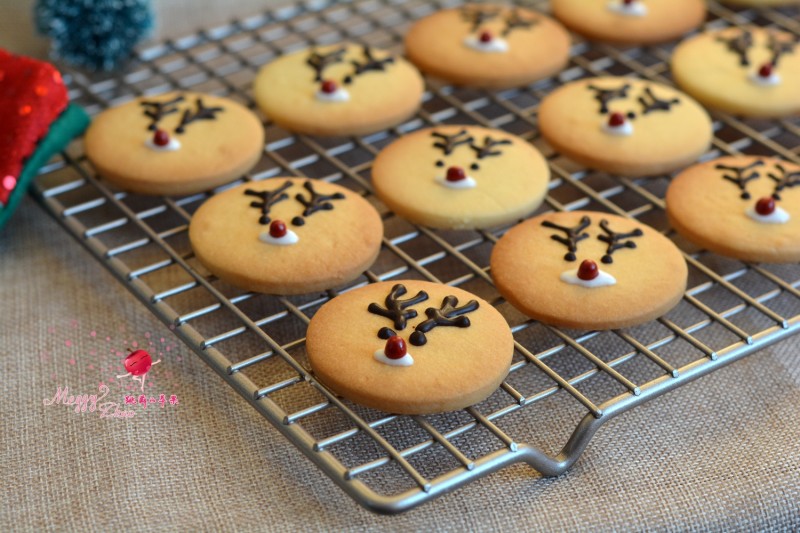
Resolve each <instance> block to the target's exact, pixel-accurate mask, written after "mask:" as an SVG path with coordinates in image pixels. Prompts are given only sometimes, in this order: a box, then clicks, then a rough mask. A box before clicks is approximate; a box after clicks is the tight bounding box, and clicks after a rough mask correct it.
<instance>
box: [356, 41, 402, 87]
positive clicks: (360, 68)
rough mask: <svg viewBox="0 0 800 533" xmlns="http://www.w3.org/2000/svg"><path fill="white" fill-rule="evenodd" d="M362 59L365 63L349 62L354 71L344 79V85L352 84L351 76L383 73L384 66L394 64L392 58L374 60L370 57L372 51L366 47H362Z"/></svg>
mask: <svg viewBox="0 0 800 533" xmlns="http://www.w3.org/2000/svg"><path fill="white" fill-rule="evenodd" d="M364 59H365V61H364V62H363V63H360V62H358V61H351V62H350V63H351V64H352V65H353V67H354V68H355V70H354V71H353V74H351V75H350V76H347V77H345V79H344V82H345V83H347V84H350V83H353V76H360V75H361V74H364V73H365V72H369V71H371V70H380V71H385V70H386V65H389V64H391V63H394V57H392V56H387V57H385V58H383V59H375V58H374V57H372V49H371V48H370V47H369V46H367V45H364Z"/></svg>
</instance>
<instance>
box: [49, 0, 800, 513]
mask: <svg viewBox="0 0 800 533" xmlns="http://www.w3.org/2000/svg"><path fill="white" fill-rule="evenodd" d="M459 3H460V2H457V1H446V0H440V1H436V2H423V1H417V0H412V1H408V2H406V1H400V0H356V1H354V2H346V3H345V2H335V1H327V0H321V1H315V2H305V3H301V4H299V5H294V6H291V7H281V8H275V9H272V10H270V11H267V12H266V13H264V14H261V15H258V16H255V17H251V18H247V19H243V20H237V21H233V22H231V23H229V24H225V25H223V26H220V27H218V28H214V29H211V30H207V31H201V32H199V33H197V34H195V35H191V36H188V37H186V38H183V39H178V40H174V41H168V42H165V43H163V44H159V45H157V46H154V47H151V48H149V49H147V50H145V51H143V52H141V53H140V54H139V56H138V58H137V60H136V61H135V62H134V63H133V64H131V65H129V66H128V67H127V70H126V71H125V72H124V73H122V74H119V75H114V76H106V77H103V76H98V77H90V76H87V75H85V74H82V73H79V72H70V71H67V73H66V75H65V79H66V80H67V83H68V86H69V90H70V97H71V99H72V100H73V101H75V102H78V103H80V104H82V105H84V106H85V107H86V109H87V110H88V111H89V112H90V113H91V114H96V113H98V112H99V111H101V110H103V109H105V108H106V107H109V106H112V105H116V104H119V103H121V102H124V101H127V100H129V99H131V98H133V97H136V96H139V95H142V94H156V93H159V92H163V91H166V90H172V89H176V88H177V89H192V90H198V91H205V92H211V93H215V94H220V95H225V96H228V97H230V98H233V99H235V100H238V101H240V102H243V103H244V104H245V105H247V106H249V107H250V108H253V109H255V106H254V103H253V100H252V95H251V92H250V85H251V82H252V79H253V77H254V75H255V73H256V71H257V70H258V68H259V67H260V66H261V65H263V64H265V63H267V62H269V61H270V60H271V59H273V58H274V57H276V56H279V55H281V54H284V53H287V52H290V51H293V50H296V49H300V48H303V47H306V46H309V45H311V44H322V43H332V42H337V41H340V40H343V39H351V40H356V41H359V42H364V43H368V44H371V45H374V46H379V47H384V48H389V49H391V50H394V51H398V52H400V51H401V42H402V35H403V33H404V31H405V29H406V28H407V27H408V25H409V24H410V23H411V22H412V21H413V20H415V19H417V18H419V17H421V16H424V15H426V14H429V13H431V12H433V11H435V10H437V9H440V8H445V7H450V6H453V5H458V4H459ZM523 4H524V5H526V6H529V7H533V8H534V9H539V10H541V11H544V12H546V11H547V6H546V3H545V2H543V1H529V2H523ZM709 7H710V11H711V13H710V15H709V20H708V23H707V25H708V27H722V26H727V25H731V24H743V23H751V22H752V23H756V24H760V25H769V26H775V27H780V28H782V29H784V30H788V31H790V32H792V33H794V34H796V35H798V34H800V23H798V22H797V20H796V19H793V18H792V16H791V14H792V13H794V12H793V11H780V10H749V9H739V10H735V11H732V10H729V9H727V8H725V7H722V6H720V5H718V4H716V3H713V2H712V3H711V4H710V6H709ZM671 46H672V45H667V46H661V47H634V48H628V49H619V48H615V47H610V46H605V45H596V44H592V45H590V44H588V43H586V42H584V41H582V40H580V39H579V38H577V37H576V38H575V41H574V44H573V47H572V58H571V61H570V65H569V67H568V68H567V69H566V70H565V71H563V72H562V73H561V74H560V75H559V76H558V77H557V78H554V79H548V80H544V81H541V82H538V83H536V84H533V85H532V86H529V87H524V88H520V89H514V90H509V91H502V92H485V91H477V90H471V89H464V88H455V87H450V86H446V85H438V84H436V83H435V82H429V83H428V87H427V91H426V94H425V97H424V103H423V106H422V110H421V111H420V112H419V113H418V114H417V115H416V116H415V117H414V118H413V119H411V120H409V121H408V122H406V123H404V124H402V125H401V126H398V127H397V128H393V129H391V130H388V131H383V132H380V133H377V134H374V135H369V136H365V137H356V138H335V139H318V138H312V137H307V136H302V135H294V134H291V133H290V132H287V131H284V130H282V129H280V128H279V127H277V126H275V125H274V124H272V123H271V122H270V121H269V120H265V121H264V126H265V129H266V134H267V143H266V146H265V149H264V152H263V157H262V158H261V161H260V162H259V164H258V165H257V166H256V168H255V169H254V170H253V171H252V172H250V173H249V174H248V175H247V176H245V177H243V178H242V180H240V181H239V182H237V184H238V183H241V182H242V181H245V180H262V179H268V178H271V177H276V176H284V175H293V176H307V177H309V178H314V179H324V180H327V181H335V182H338V183H339V184H341V185H344V186H346V187H349V188H350V189H352V190H354V191H357V192H359V193H360V194H362V195H363V196H364V197H365V198H367V199H368V200H369V201H370V202H371V203H372V204H373V205H375V207H376V208H377V209H378V210H379V212H380V213H381V214H382V217H383V220H384V224H385V237H384V240H383V247H382V251H381V254H380V256H379V258H378V260H377V262H376V263H375V264H374V265H373V267H372V268H371V269H370V270H369V271H367V272H365V273H364V274H363V276H362V277H361V278H360V279H358V280H356V281H355V282H353V283H351V284H349V285H348V286H346V287H341V288H338V290H330V291H327V292H325V293H324V294H313V295H305V296H292V297H276V296H269V295H263V294H253V293H246V292H242V291H241V290H239V289H236V288H235V287H231V286H229V285H226V284H224V283H222V282H220V281H219V280H218V279H216V278H215V277H214V276H212V275H210V274H209V273H208V272H207V271H206V270H205V269H204V268H203V267H202V266H201V265H200V264H199V263H198V262H197V261H196V259H195V258H194V256H193V254H192V251H191V247H190V246H189V242H188V238H187V228H188V222H189V220H190V218H191V214H192V213H193V212H194V210H196V209H197V207H198V206H199V205H200V204H201V203H202V202H203V201H204V200H205V199H206V198H208V197H209V195H211V194H214V192H218V191H211V192H209V193H207V194H196V195H191V196H185V197H145V196H140V195H132V194H127V193H125V192H123V191H119V190H116V189H114V188H113V187H111V186H109V185H108V184H107V183H105V182H104V181H103V180H102V179H99V178H98V177H97V176H95V174H94V171H93V169H92V168H91V166H90V165H89V164H88V162H87V161H86V158H85V157H84V155H83V149H82V146H81V143H80V142H76V143H73V145H72V146H71V147H70V148H69V150H68V151H67V152H66V153H64V154H63V155H62V157H61V158H59V159H58V160H57V161H54V162H52V163H50V164H49V166H47V167H46V168H45V169H43V171H42V175H41V176H40V177H39V178H38V180H37V183H36V186H35V194H36V196H37V198H38V199H39V200H40V201H41V202H42V204H43V205H44V206H45V207H46V208H47V210H49V211H50V212H51V213H52V214H53V215H54V216H55V218H56V219H57V220H58V221H59V222H60V223H61V224H62V225H63V226H64V227H65V228H66V229H67V230H68V232H69V233H71V234H72V235H73V236H75V237H76V238H77V239H78V240H79V241H80V242H81V243H82V244H83V245H84V246H86V248H88V250H89V251H90V252H91V253H92V254H93V255H94V256H95V258H96V259H97V260H98V261H100V262H101V263H102V264H103V265H105V266H106V267H107V268H108V269H109V270H110V271H111V272H112V273H113V274H114V275H115V276H116V277H117V278H118V280H119V281H120V282H121V283H122V284H123V285H125V286H126V287H128V289H130V290H131V291H132V292H133V294H135V295H136V296H137V297H138V298H139V299H140V300H141V301H142V302H143V303H144V304H145V305H146V306H147V307H148V309H150V311H152V312H153V313H154V314H155V315H156V316H158V317H159V318H160V319H161V320H163V321H164V322H165V323H166V324H168V325H169V326H170V327H171V328H172V329H173V330H174V332H175V334H176V335H177V336H178V337H179V338H180V339H182V341H183V342H185V343H186V344H187V346H189V347H190V348H191V349H192V350H193V351H195V352H196V353H197V354H198V355H199V356H200V357H201V358H202V359H203V360H204V361H205V362H206V363H208V364H209V365H210V366H211V367H212V368H213V369H214V370H215V371H216V372H217V373H218V374H219V375H220V376H222V378H223V379H224V380H225V381H226V382H227V383H228V384H229V385H230V386H231V387H233V389H234V390H236V391H237V392H238V393H239V394H241V395H242V396H243V397H244V398H245V399H246V400H247V401H248V402H249V403H250V405H252V406H253V407H254V408H255V409H256V410H257V411H258V412H259V413H261V414H262V415H263V416H264V417H265V418H266V419H267V420H269V421H270V422H271V423H272V424H273V425H274V426H275V427H276V428H277V429H278V430H279V431H280V432H281V433H282V434H283V435H284V436H285V437H286V438H288V439H289V441H290V442H291V443H292V444H293V445H294V446H295V447H296V448H297V449H299V450H300V451H301V452H303V453H304V454H305V455H306V456H307V457H308V458H309V459H310V460H311V461H312V462H313V463H314V464H316V465H317V467H319V468H320V469H321V470H322V471H323V472H324V473H325V474H327V475H328V476H329V477H330V478H331V479H333V481H335V482H336V483H337V484H338V485H339V486H340V487H341V488H342V489H344V490H345V491H346V493H347V494H349V495H350V496H351V497H353V498H354V499H355V500H356V501H357V502H358V503H360V504H362V505H364V506H365V507H367V508H369V509H371V510H374V511H377V512H385V513H394V512H399V511H403V510H406V509H409V508H411V507H414V506H416V505H419V504H421V503H423V502H426V501H429V500H431V499H432V498H434V497H436V496H439V495H441V494H443V493H445V492H447V491H449V490H452V489H454V488H456V487H458V486H460V485H463V484H465V483H468V482H470V481H473V480H475V479H477V478H479V477H480V476H483V475H485V474H487V473H490V472H492V471H496V470H498V469H501V468H504V467H506V466H508V465H510V464H513V463H517V462H525V463H527V464H529V465H530V466H531V467H533V468H534V469H535V470H536V471H538V472H540V473H541V474H543V475H548V476H552V475H558V474H560V473H562V472H564V471H565V470H566V469H568V468H569V467H570V466H572V465H573V464H574V463H575V461H576V460H577V459H578V457H579V456H580V455H581V453H582V452H583V450H584V449H585V448H586V446H587V444H588V443H589V441H590V440H591V438H592V436H593V435H594V433H595V432H596V431H597V429H598V428H599V427H600V426H601V425H602V424H603V423H605V422H606V421H608V420H609V419H611V418H613V417H614V416H616V415H618V414H620V413H622V412H624V411H626V410H628V409H630V408H632V407H634V406H636V405H639V404H641V403H643V402H645V401H647V400H649V399H651V398H653V397H656V396H658V395H661V394H663V393H665V392H667V391H670V390H672V389H675V388H677V387H679V386H681V385H682V384H684V383H687V382H689V381H691V380H693V379H695V378H697V377H700V376H702V375H705V374H707V373H709V372H711V371H713V370H715V369H716V368H719V367H721V366H723V365H725V364H727V363H730V362H732V361H734V360H736V359H739V358H741V357H743V356H746V355H748V354H750V353H752V352H754V351H756V350H758V349H760V348H762V347H764V346H767V345H769V344H771V343H774V342H776V341H778V340H780V339H783V338H786V337H788V336H790V335H793V334H794V333H797V332H798V331H800V291H798V287H799V286H800V265H796V264H795V265H754V264H744V263H741V262H738V261H733V260H729V259H725V258H722V257H719V256H716V255H714V254H711V253H708V252H706V251H703V250H699V249H696V248H693V247H692V246H691V245H690V244H689V243H687V242H685V241H684V240H683V239H681V238H680V236H678V235H676V234H674V233H673V232H672V231H671V230H670V228H669V227H668V224H667V221H666V217H665V214H664V202H663V196H664V192H665V190H666V187H667V185H668V184H669V176H660V177H653V178H649V179H637V180H631V179H619V178H615V177H612V176H608V175H606V174H604V173H601V172H595V171H592V170H590V169H586V168H582V167H579V166H576V165H575V163H573V162H571V161H569V160H567V159H564V158H562V157H560V156H559V154H557V153H555V152H554V151H553V150H552V149H551V148H550V147H548V146H547V145H546V144H545V143H544V142H543V141H542V140H541V139H540V137H539V135H538V131H537V128H536V110H537V107H538V104H539V102H540V100H541V99H542V97H543V96H544V95H545V94H547V93H548V92H549V91H551V90H552V89H553V88H554V87H557V86H558V85H559V84H561V83H564V82H566V81H570V80H572V79H576V78H580V77H586V76H592V75H599V74H608V73H610V74H614V75H633V76H640V77H645V78H649V79H653V80H658V81H663V82H666V83H670V78H669V70H668V66H667V61H668V58H669V56H670V52H671ZM713 118H714V129H715V139H714V143H713V147H712V149H711V150H710V151H709V152H708V153H707V154H706V155H705V156H704V159H709V158H712V157H716V156H718V155H723V154H735V153H742V152H744V153H750V154H764V155H774V154H777V155H779V156H781V157H784V158H786V159H789V160H793V161H795V162H797V161H798V159H799V157H798V154H800V121H798V120H797V119H786V120H780V121H741V120H739V119H737V118H735V117H732V116H728V115H724V114H719V113H715V114H713ZM439 123H475V124H480V125H484V126H491V127H496V128H502V129H504V130H506V131H509V132H512V133H515V134H517V135H520V136H522V137H524V138H525V139H528V140H529V141H530V142H531V143H533V144H534V145H535V146H537V147H538V148H539V149H540V150H541V151H542V152H543V153H544V154H545V155H546V156H547V158H548V161H549V163H550V166H551V170H552V174H553V179H552V182H551V185H550V191H549V195H548V197H547V200H546V203H545V205H544V206H542V207H541V208H540V209H539V211H538V212H537V214H538V213H541V212H545V211H549V210H573V209H595V210H601V211H606V212H611V213H616V214H619V215H622V216H627V217H634V218H636V219H638V220H640V221H642V222H645V223H647V224H650V225H652V226H654V227H656V228H658V229H660V230H662V231H663V232H665V233H666V234H667V235H668V236H669V237H670V238H672V239H673V240H674V241H675V242H676V243H677V244H678V245H679V246H680V247H681V248H682V249H683V250H684V251H685V257H686V260H687V261H688V263H689V267H690V282H689V287H690V288H689V289H688V290H687V292H686V294H685V297H684V298H683V300H682V302H681V303H680V304H679V305H678V307H677V308H676V309H675V310H673V311H672V312H670V313H669V314H667V315H666V316H664V317H662V318H660V319H658V320H657V321H654V322H652V323H649V324H646V325H644V326H640V327H637V328H630V329H626V330H619V331H607V332H586V331H567V330H562V329H558V328H553V327H549V326H546V325H543V324H540V323H537V322H535V321H531V320H529V319H527V318H526V317H524V316H522V315H521V314H519V313H518V312H517V311H516V310H514V309H513V308H512V307H511V306H510V305H508V304H507V303H506V302H504V301H503V300H502V298H501V297H500V296H499V294H498V293H497V291H496V290H495V289H494V287H493V285H492V281H491V277H490V275H489V271H488V270H489V269H488V264H489V255H490V253H491V249H492V246H493V244H494V243H495V242H496V241H497V239H498V238H499V237H501V236H502V235H503V233H504V232H505V231H506V230H507V229H508V228H507V227H505V228H499V229H496V230H493V231H457V232H456V231H439V230H436V231H434V230H431V229H428V228H424V227H417V226H414V225H411V224H410V223H408V222H406V221H404V220H402V219H400V218H398V217H396V216H395V215H394V214H392V213H391V212H389V211H388V210H387V208H386V207H385V206H383V205H382V204H381V203H380V201H379V200H377V199H376V198H375V197H374V196H373V195H372V187H371V185H370V164H371V161H372V159H373V157H374V156H375V154H376V153H377V152H378V151H379V150H380V149H381V148H382V147H384V146H386V145H387V144H389V143H390V142H391V141H393V140H394V139H396V138H397V137H398V136H400V135H403V134H404V133H407V132H409V131H413V130H416V129H418V128H421V127H425V126H428V125H431V124H439ZM234 185H235V184H234ZM225 188H227V186H226V187H221V188H220V189H219V190H222V189H225ZM409 277H410V278H418V279H426V280H431V281H439V282H443V283H448V284H451V285H456V286H460V287H462V288H465V289H467V290H469V291H471V292H474V293H476V294H478V295H479V296H481V297H483V298H484V299H486V300H487V301H490V302H492V304H493V305H495V306H496V307H497V309H498V310H500V311H501V313H502V314H503V315H504V316H505V317H506V319H507V320H508V322H509V324H510V325H511V328H512V331H513V333H514V337H515V348H516V349H515V354H514V359H513V362H512V365H511V369H510V373H509V375H508V377H507V379H506V381H505V382H504V383H503V384H502V386H501V387H500V389H499V390H498V391H496V392H495V393H494V394H493V395H492V396H491V397H490V398H488V399H487V400H485V401H484V402H481V403H480V404H478V405H475V406H473V407H470V408H467V409H464V410H462V411H457V412H454V413H445V414H441V415H434V416H411V417H410V416H397V415H389V414H386V413H381V412H378V411H373V410H370V409H365V408H363V407H360V406H358V405H354V404H352V403H350V402H348V401H346V400H343V399H341V398H338V397H336V396H335V395H333V394H332V393H330V392H329V391H328V390H326V389H325V387H324V386H322V385H320V384H319V383H317V382H316V380H315V379H314V376H313V375H312V374H311V373H310V371H309V370H308V365H307V360H306V354H305V348H304V335H305V328H306V326H307V324H308V322H309V320H310V318H311V317H312V316H313V314H314V312H315V311H316V310H317V309H319V307H320V306H321V305H322V304H324V303H325V302H326V301H328V300H329V299H330V298H333V297H335V296H336V294H337V293H338V292H342V291H347V290H351V289H353V288H357V287H360V286H363V285H365V284H367V283H370V282H375V281H378V280H387V279H399V278H409ZM673 401H680V399H679V398H675V399H673Z"/></svg>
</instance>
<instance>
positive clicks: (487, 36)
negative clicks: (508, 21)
mask: <svg viewBox="0 0 800 533" xmlns="http://www.w3.org/2000/svg"><path fill="white" fill-rule="evenodd" d="M478 39H479V40H480V41H481V42H482V43H489V42H491V41H492V34H491V33H490V32H488V31H482V32H481V34H480V36H479V37H478Z"/></svg>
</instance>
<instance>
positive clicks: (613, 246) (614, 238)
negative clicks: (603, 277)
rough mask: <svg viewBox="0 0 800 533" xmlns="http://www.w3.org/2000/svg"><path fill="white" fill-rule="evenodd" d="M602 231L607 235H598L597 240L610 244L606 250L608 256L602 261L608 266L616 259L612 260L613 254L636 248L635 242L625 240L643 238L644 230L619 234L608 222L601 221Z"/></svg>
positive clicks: (637, 229)
mask: <svg viewBox="0 0 800 533" xmlns="http://www.w3.org/2000/svg"><path fill="white" fill-rule="evenodd" d="M600 229H602V230H603V231H604V232H605V235H598V236H597V239H598V240H600V241H603V242H605V243H608V248H606V255H604V256H603V258H602V259H601V261H602V262H603V263H605V264H607V265H608V264H611V263H613V262H614V259H612V257H611V254H613V253H614V252H616V251H617V250H619V249H620V248H636V243H635V242H633V241H626V240H625V239H630V238H633V237H641V236H642V230H640V229H639V228H636V229H635V230H633V231H629V232H628V233H617V232H615V231H613V230H612V229H611V228H609V227H608V220H601V221H600Z"/></svg>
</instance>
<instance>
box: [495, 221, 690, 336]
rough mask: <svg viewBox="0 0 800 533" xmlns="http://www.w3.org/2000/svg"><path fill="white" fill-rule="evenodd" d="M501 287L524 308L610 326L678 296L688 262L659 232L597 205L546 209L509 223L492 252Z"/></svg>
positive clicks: (663, 308)
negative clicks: (580, 208)
mask: <svg viewBox="0 0 800 533" xmlns="http://www.w3.org/2000/svg"><path fill="white" fill-rule="evenodd" d="M491 268H492V277H493V278H494V282H495V285H496V286H497V290H499V291H500V293H501V294H502V295H503V296H504V297H505V298H506V300H508V301H509V302H510V303H511V304H512V305H514V307H516V308H517V309H519V310H520V311H522V312H523V313H525V314H526V315H528V316H530V317H532V318H535V319H537V320H540V321H542V322H545V323H547V324H553V325H556V326H565V327H570V328H578V329H588V330H604V329H616V328H622V327H628V326H635V325H637V324H642V323H644V322H647V321H649V320H653V319H654V318H657V317H659V316H661V315H663V314H664V313H666V312H667V311H669V310H670V309H672V308H673V307H674V306H675V305H676V304H677V303H678V301H680V299H681V297H682V296H683V293H684V291H685V290H686V278H687V275H688V272H687V268H686V262H685V261H684V259H683V256H682V255H681V252H680V251H679V250H678V248H677V247H675V245H674V244H673V243H672V241H670V240H669V239H667V238H666V237H664V236H663V235H662V234H661V233H659V232H658V231H656V230H654V229H653V228H651V227H649V226H645V225H644V224H640V223H638V222H635V221H633V220H629V219H626V218H622V217H618V216H615V215H609V214H606V213H598V212H592V211H573V212H562V213H547V214H544V215H540V216H538V217H535V218H532V219H530V220H527V221H525V222H523V223H522V224H519V225H517V226H515V227H513V228H511V230H510V231H508V233H506V234H505V235H504V236H503V237H502V238H501V239H500V240H499V241H498V243H497V244H496V245H495V247H494V250H493V251H492V258H491Z"/></svg>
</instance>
